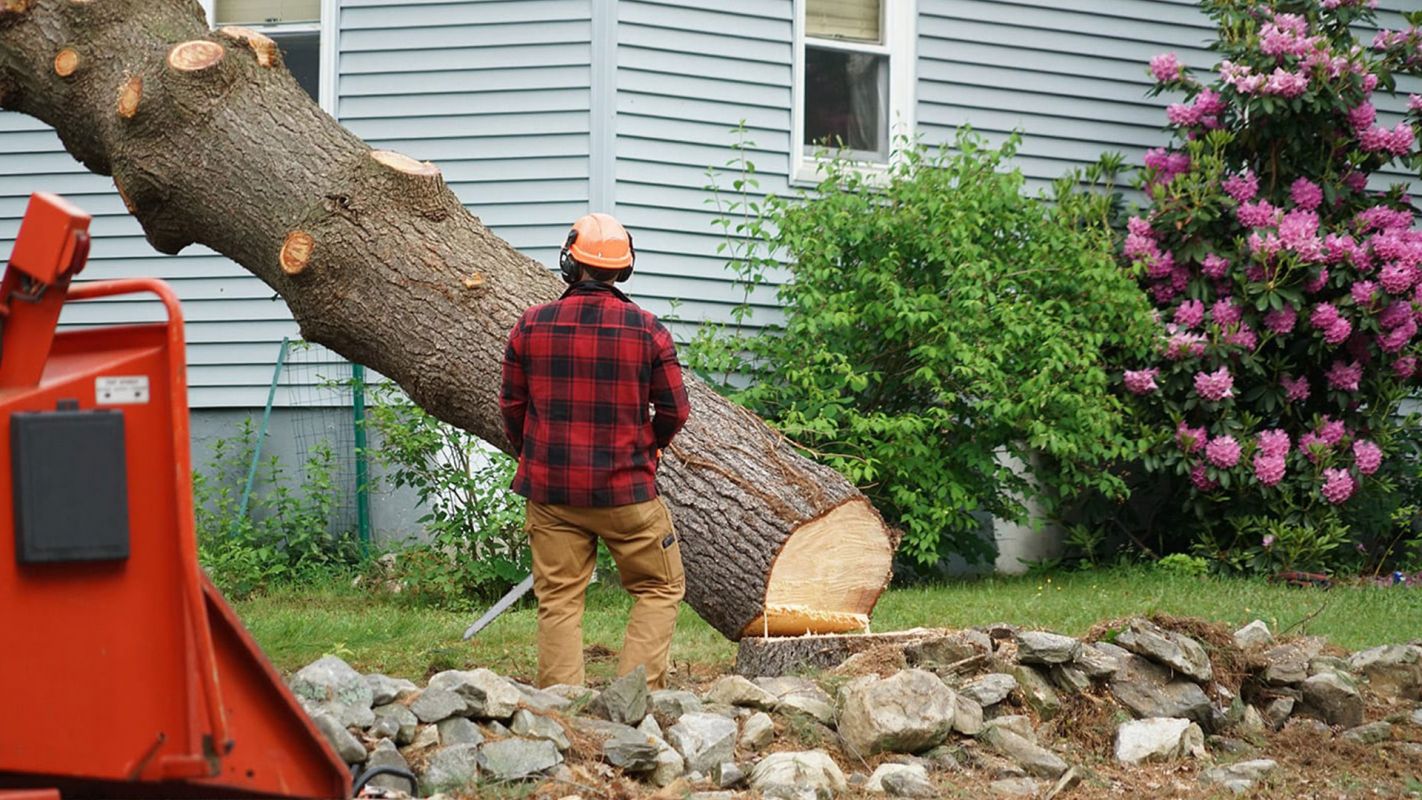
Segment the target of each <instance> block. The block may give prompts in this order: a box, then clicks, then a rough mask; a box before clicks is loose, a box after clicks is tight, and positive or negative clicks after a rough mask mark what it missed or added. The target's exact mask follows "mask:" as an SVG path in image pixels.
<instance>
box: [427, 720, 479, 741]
mask: <svg viewBox="0 0 1422 800" xmlns="http://www.w3.org/2000/svg"><path fill="white" fill-rule="evenodd" d="M435 728H436V729H437V730H438V731H439V743H440V744H442V745H445V746H449V745H452V744H482V743H483V741H484V732H483V731H481V730H479V726H478V725H475V724H474V723H472V722H470V721H469V720H467V719H465V718H464V717H450V718H449V719H443V720H440V721H439V722H438V723H436V724H435Z"/></svg>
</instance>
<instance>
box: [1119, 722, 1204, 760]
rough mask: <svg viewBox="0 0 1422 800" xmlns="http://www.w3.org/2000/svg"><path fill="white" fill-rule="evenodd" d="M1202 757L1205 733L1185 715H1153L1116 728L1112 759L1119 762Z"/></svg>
mask: <svg viewBox="0 0 1422 800" xmlns="http://www.w3.org/2000/svg"><path fill="white" fill-rule="evenodd" d="M1185 756H1193V757H1195V758H1204V757H1205V734H1204V732H1203V731H1201V730H1200V726H1199V725H1196V724H1195V723H1193V722H1191V721H1190V720H1188V719H1167V718H1163V717H1154V718H1151V719H1137V720H1131V721H1129V722H1123V723H1121V725H1120V727H1118V728H1116V760H1117V761H1119V762H1121V763H1122V764H1139V763H1141V762H1142V761H1171V760H1174V759H1177V758H1183V757H1185Z"/></svg>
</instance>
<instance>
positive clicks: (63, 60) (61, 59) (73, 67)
mask: <svg viewBox="0 0 1422 800" xmlns="http://www.w3.org/2000/svg"><path fill="white" fill-rule="evenodd" d="M78 69H79V53H78V52H76V51H75V50H74V49H73V48H71V47H66V48H64V49H63V50H60V51H59V52H58V53H55V55H54V74H56V75H58V76H59V77H61V78H67V77H69V76H70V75H73V74H74V73H75V71H77V70H78Z"/></svg>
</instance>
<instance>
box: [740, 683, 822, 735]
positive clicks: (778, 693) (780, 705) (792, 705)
mask: <svg viewBox="0 0 1422 800" xmlns="http://www.w3.org/2000/svg"><path fill="white" fill-rule="evenodd" d="M755 685H756V686H759V687H760V688H762V689H764V690H766V691H767V692H770V693H771V694H772V695H775V711H776V713H780V714H792V713H799V714H807V715H809V716H810V717H813V718H814V719H816V720H819V721H820V722H823V723H824V724H826V725H829V724H832V723H833V722H834V701H833V700H831V699H830V696H829V695H828V694H825V690H824V689H821V688H820V687H819V686H817V685H816V684H815V682H814V681H812V680H809V679H808V678H796V677H790V676H784V677H776V678H756V679H755Z"/></svg>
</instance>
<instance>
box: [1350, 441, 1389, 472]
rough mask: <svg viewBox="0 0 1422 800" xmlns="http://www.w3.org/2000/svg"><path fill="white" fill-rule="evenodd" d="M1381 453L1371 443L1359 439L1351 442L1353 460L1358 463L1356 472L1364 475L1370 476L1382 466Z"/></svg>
mask: <svg viewBox="0 0 1422 800" xmlns="http://www.w3.org/2000/svg"><path fill="white" fill-rule="evenodd" d="M1382 457H1383V452H1382V448H1381V447H1378V446H1377V445H1376V444H1374V443H1373V442H1370V441H1368V440H1367V439H1359V440H1357V441H1355V442H1353V460H1354V461H1356V462H1357V463H1358V471H1359V472H1361V473H1363V474H1364V475H1372V474H1373V473H1374V472H1377V471H1378V468H1379V467H1381V466H1382Z"/></svg>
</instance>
